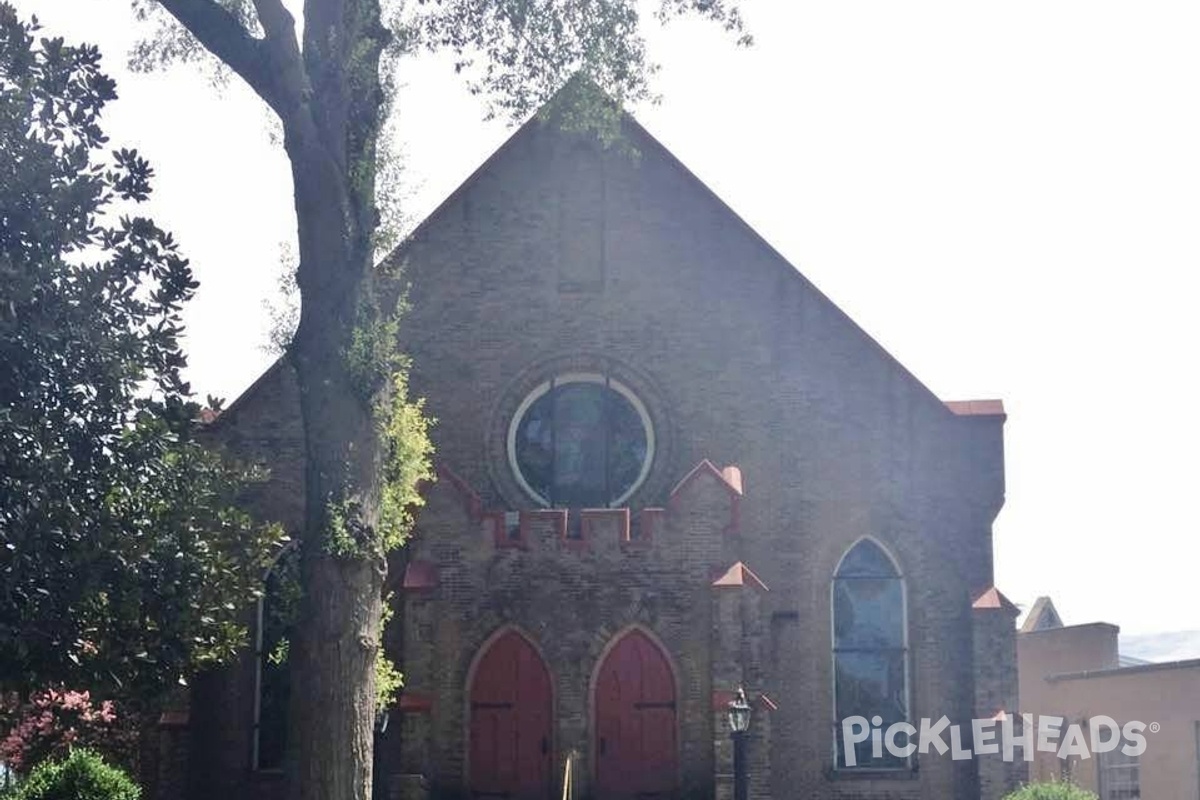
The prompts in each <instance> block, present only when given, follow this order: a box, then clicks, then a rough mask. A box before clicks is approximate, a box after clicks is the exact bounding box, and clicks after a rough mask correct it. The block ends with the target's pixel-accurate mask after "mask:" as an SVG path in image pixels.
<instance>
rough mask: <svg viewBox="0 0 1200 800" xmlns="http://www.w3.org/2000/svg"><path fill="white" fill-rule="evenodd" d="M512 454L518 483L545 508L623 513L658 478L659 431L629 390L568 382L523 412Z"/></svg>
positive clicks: (563, 378) (515, 424)
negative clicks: (649, 478) (651, 475)
mask: <svg viewBox="0 0 1200 800" xmlns="http://www.w3.org/2000/svg"><path fill="white" fill-rule="evenodd" d="M508 455H509V461H510V462H511V464H512V468H513V472H514V473H515V475H516V477H517V481H518V483H520V484H521V486H522V488H524V489H525V491H527V492H528V493H529V494H530V495H531V496H532V497H533V498H534V499H535V500H536V501H537V502H538V503H540V504H541V505H544V506H553V507H560V508H562V507H569V508H603V507H605V506H617V505H620V504H621V503H623V502H625V500H627V499H628V498H629V496H630V495H632V494H633V492H634V490H635V489H637V487H638V486H639V485H641V483H642V481H643V480H645V478H646V474H647V473H648V472H649V471H650V464H651V461H652V460H653V457H654V430H653V428H652V427H651V425H650V417H649V415H648V414H647V413H646V409H645V407H644V406H643V405H642V403H641V401H640V400H638V398H637V397H636V396H635V395H634V394H633V393H632V392H631V391H630V390H629V389H628V388H626V387H625V386H624V385H623V384H621V383H619V382H617V381H615V380H613V379H612V378H610V377H608V376H607V375H599V374H592V373H574V374H568V375H560V376H558V377H556V378H554V379H553V380H550V381H547V382H545V383H543V384H541V385H540V386H538V387H537V388H536V389H534V390H533V391H532V392H531V393H530V394H529V396H528V397H526V398H525V401H524V402H523V403H522V404H521V406H520V408H518V409H517V413H516V415H515V416H514V417H513V420H512V422H511V424H510V426H509V431H508Z"/></svg>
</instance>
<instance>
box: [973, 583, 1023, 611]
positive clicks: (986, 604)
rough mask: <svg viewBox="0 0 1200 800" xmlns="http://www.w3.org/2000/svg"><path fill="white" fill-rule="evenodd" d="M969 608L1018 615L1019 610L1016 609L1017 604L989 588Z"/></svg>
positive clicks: (994, 588)
mask: <svg viewBox="0 0 1200 800" xmlns="http://www.w3.org/2000/svg"><path fill="white" fill-rule="evenodd" d="M971 608H973V609H976V610H981V611H986V610H1002V611H1007V612H1009V613H1010V614H1020V613H1021V609H1019V608H1017V604H1016V603H1014V602H1012V601H1011V600H1009V599H1008V598H1007V597H1005V596H1004V593H1003V592H1001V591H1000V590H999V589H997V588H996V587H995V586H991V587H989V588H987V589H985V590H984V591H983V593H982V594H980V595H979V596H978V597H976V598H975V601H974V602H973V603H971Z"/></svg>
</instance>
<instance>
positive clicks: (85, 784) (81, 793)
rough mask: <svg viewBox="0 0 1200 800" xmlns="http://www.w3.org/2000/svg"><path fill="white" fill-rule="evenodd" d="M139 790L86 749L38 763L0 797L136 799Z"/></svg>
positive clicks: (25, 799)
mask: <svg viewBox="0 0 1200 800" xmlns="http://www.w3.org/2000/svg"><path fill="white" fill-rule="evenodd" d="M141 796H142V790H141V789H139V788H138V786H137V784H135V783H134V782H133V781H132V780H130V779H129V776H127V775H126V774H125V773H124V772H122V771H121V770H119V769H117V768H116V767H113V766H110V765H108V764H106V763H105V762H104V759H102V758H101V757H100V756H98V755H96V754H95V753H91V752H89V751H87V750H83V749H79V750H73V751H71V754H70V755H68V756H67V757H66V758H65V759H63V760H62V761H46V762H43V763H42V764H39V765H38V766H37V767H36V768H35V769H34V770H33V773H32V774H30V776H29V777H28V778H26V779H25V780H23V781H21V782H20V783H19V784H17V786H16V787H15V788H13V789H11V790H9V791H7V792H5V793H4V794H3V795H0V798H2V800H140V798H141Z"/></svg>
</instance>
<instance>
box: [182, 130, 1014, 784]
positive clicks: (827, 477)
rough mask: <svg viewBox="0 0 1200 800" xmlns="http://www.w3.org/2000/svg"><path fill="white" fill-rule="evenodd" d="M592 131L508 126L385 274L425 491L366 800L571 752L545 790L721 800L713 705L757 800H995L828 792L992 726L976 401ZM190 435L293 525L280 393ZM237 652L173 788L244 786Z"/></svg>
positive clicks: (274, 390) (933, 759)
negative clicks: (903, 731) (427, 427)
mask: <svg viewBox="0 0 1200 800" xmlns="http://www.w3.org/2000/svg"><path fill="white" fill-rule="evenodd" d="M623 126H624V139H623V141H622V142H621V144H620V145H619V146H617V147H612V148H608V149H605V148H603V147H601V146H600V145H599V144H597V143H596V142H595V141H593V140H592V139H589V138H587V137H584V136H580V135H575V134H569V133H565V132H563V131H562V130H561V129H559V128H558V127H556V126H555V125H553V124H552V123H544V122H542V121H539V120H536V119H535V120H534V121H531V122H530V123H528V124H526V125H525V126H524V127H522V128H521V129H520V130H519V131H517V133H516V134H515V135H514V136H513V137H512V138H511V139H510V140H509V141H508V142H507V143H506V144H505V145H504V146H503V147H502V148H501V149H500V150H499V151H498V152H497V153H496V154H495V155H494V156H492V157H491V158H490V159H489V160H488V161H487V162H486V163H485V164H484V165H483V166H482V167H480V169H479V170H478V171H477V172H476V173H475V174H474V175H472V176H471V177H470V178H469V179H468V180H467V181H466V182H465V183H464V184H463V185H462V186H461V187H460V188H459V189H458V190H457V191H456V192H455V193H454V194H453V195H451V196H450V197H449V198H448V199H447V200H446V201H445V202H444V203H443V204H442V205H441V207H439V208H438V209H437V211H435V212H434V213H433V215H432V216H431V217H430V218H429V219H428V220H426V221H425V222H424V223H423V224H422V225H421V226H420V227H419V228H418V229H417V230H416V231H415V233H414V234H413V235H412V236H411V237H410V238H409V239H408V241H406V243H405V244H404V245H403V246H402V247H401V248H400V249H399V250H398V251H397V252H396V253H395V254H394V255H393V257H392V258H393V261H394V263H395V264H397V265H399V266H402V268H403V269H404V275H405V276H406V278H407V279H408V281H410V283H411V291H410V295H409V296H410V300H411V305H412V310H411V311H410V312H409V313H408V314H407V316H406V317H405V319H404V322H403V326H402V331H401V339H402V342H403V345H404V347H405V348H406V350H407V352H409V353H410V354H411V356H412V357H413V372H412V380H411V384H412V389H413V391H414V393H415V394H417V395H420V396H422V397H424V398H426V400H427V408H428V411H429V412H430V414H431V415H432V416H434V417H436V418H437V420H438V422H437V426H436V428H435V430H434V439H435V444H436V447H437V462H438V475H439V478H438V480H437V482H436V483H435V484H434V485H433V486H432V487H431V488H430V490H429V492H428V496H427V505H426V507H425V508H424V509H423V510H422V512H421V514H420V517H419V520H418V523H417V531H416V534H415V537H414V539H413V541H412V543H411V544H410V545H409V546H408V547H407V548H405V550H404V552H402V553H401V554H399V555H398V557H397V558H396V561H395V564H394V565H393V570H392V576H391V582H392V585H393V588H394V589H395V591H396V595H395V605H396V608H397V612H398V614H397V619H396V621H395V622H394V623H393V625H392V627H391V629H390V633H389V641H388V642H387V646H388V649H389V650H390V651H391V652H392V653H393V655H394V656H395V657H396V659H397V660H398V662H399V664H400V667H401V669H402V670H403V672H404V674H405V681H406V684H405V689H404V691H403V694H402V696H401V698H400V700H399V702H398V706H397V708H395V709H393V710H392V712H391V715H390V723H389V726H388V728H387V731H386V732H385V733H384V734H382V736H381V747H380V759H381V775H382V780H381V784H382V791H383V792H384V793H386V794H387V795H389V796H395V797H422V796H426V795H430V794H432V795H433V796H437V797H457V796H466V795H468V794H474V795H476V796H514V797H525V796H536V797H547V796H549V795H550V794H552V793H554V792H558V791H559V790H560V788H561V776H562V774H563V767H564V763H565V761H566V759H567V757H568V755H570V754H573V755H572V763H573V774H574V777H575V785H574V789H575V791H576V793H577V794H579V795H580V796H595V797H601V798H617V797H634V796H637V797H675V796H686V797H695V798H707V797H713V796H714V795H715V796H717V797H726V796H729V794H730V792H731V791H732V782H731V765H730V757H731V755H730V754H731V748H730V747H729V738H728V730H727V727H726V722H725V707H726V705H727V703H728V701H729V699H730V698H731V697H732V696H733V693H734V692H735V691H736V689H737V688H738V687H739V686H744V687H745V688H746V690H747V693H748V696H749V698H750V699H751V702H752V705H753V707H754V713H753V719H752V724H751V730H750V734H749V736H750V741H749V744H748V758H749V762H750V794H751V796H752V797H754V798H756V799H757V798H768V797H772V798H777V800H785V799H786V798H797V800H798V799H799V798H851V797H853V798H927V799H929V800H945V799H946V798H955V799H956V800H958V799H960V798H977V797H980V796H981V788H980V787H981V786H983V787H984V789H983V790H982V796H983V797H988V798H994V797H998V796H999V794H1000V792H1002V791H1003V790H1004V788H1006V787H1008V786H1010V785H1011V784H1012V782H1013V781H1014V780H1015V777H1014V776H1013V775H1010V774H1008V773H1007V772H1004V771H1003V770H1001V771H996V770H992V769H991V768H990V767H988V766H986V765H983V764H981V763H976V762H974V761H951V760H950V758H949V757H948V756H947V757H939V756H937V755H935V754H931V755H925V754H918V755H914V756H912V757H909V758H899V759H896V758H892V759H885V760H883V761H879V762H876V763H874V764H873V765H872V764H871V763H870V759H869V758H868V763H867V765H866V767H867V768H863V764H862V763H861V761H860V763H859V765H858V766H857V767H855V768H849V767H847V766H846V759H845V754H843V753H841V752H840V750H839V748H838V747H837V744H836V741H835V731H836V730H837V725H836V722H837V719H838V718H839V717H844V716H846V715H848V714H851V713H864V714H866V715H867V716H871V715H872V714H873V713H875V712H878V713H879V715H880V716H881V717H882V718H885V720H884V721H885V724H886V723H891V722H896V721H903V720H918V719H919V718H921V717H933V718H935V719H936V718H938V717H940V716H942V715H946V716H948V717H950V718H951V719H952V720H954V721H956V722H962V723H964V724H966V725H967V727H968V729H969V720H970V719H971V718H973V717H977V716H980V715H981V714H983V715H986V716H988V717H991V716H993V715H994V714H996V713H997V712H998V711H1000V710H1002V709H1004V708H1012V704H1013V702H1014V701H1015V697H1014V695H1015V688H1016V683H1015V663H1014V660H1015V655H1014V640H1013V615H1012V613H1011V610H1010V604H1007V601H1003V598H1002V596H1001V595H999V593H998V592H995V590H994V589H993V586H992V582H993V580H992V534H991V525H992V521H993V520H994V519H995V517H996V515H997V513H998V512H999V510H1000V508H1001V506H1002V504H1003V501H1004V460H1003V442H1002V428H1003V423H1004V419H1005V417H1004V412H1003V409H1002V407H1001V406H1000V404H999V402H996V401H984V402H963V403H945V402H942V401H940V400H939V399H938V398H937V397H935V396H934V395H933V394H932V393H931V392H930V391H929V390H928V389H926V388H925V387H924V386H923V385H922V384H921V383H920V382H919V381H918V380H917V379H916V378H914V377H913V376H912V375H911V374H910V373H909V372H908V371H907V370H905V369H904V367H903V366H901V365H900V364H899V363H897V362H896V361H895V359H893V358H892V357H891V356H890V355H888V353H886V352H885V351H884V350H883V349H882V348H881V347H880V346H879V345H878V344H877V343H876V342H874V341H873V340H872V339H871V338H870V337H869V336H868V335H867V334H866V333H864V332H863V331H862V329H860V328H859V327H857V326H856V325H855V324H854V323H853V322H852V321H851V320H850V319H849V318H848V317H847V316H846V315H845V314H844V313H843V312H842V311H841V310H840V309H838V308H837V306H835V305H834V304H833V303H832V302H831V301H830V300H829V299H828V298H826V297H825V296H824V295H823V294H821V293H820V292H819V291H818V290H817V289H816V288H815V287H814V286H813V285H812V284H810V283H809V282H808V281H807V280H806V279H805V278H804V277H803V276H802V275H800V274H799V273H798V272H797V271H796V270H795V269H794V268H793V267H792V266H791V265H790V264H788V263H787V262H786V261H785V260H784V259H783V258H782V257H781V256H780V255H779V254H778V253H777V252H776V251H775V250H773V249H772V248H771V247H770V245H768V244H767V243H766V242H765V241H764V240H763V239H762V238H761V237H760V236H758V235H757V234H756V233H755V232H754V231H753V230H752V229H750V228H749V226H747V225H746V224H745V223H744V222H743V221H742V220H741V219H740V218H738V216H737V215H736V214H735V213H734V212H733V211H731V210H730V209H729V207H727V206H726V205H725V204H724V203H722V202H721V201H720V200H719V199H718V198H717V197H716V196H715V195H714V194H713V193H712V192H711V191H709V190H708V189H707V188H706V187H705V186H704V185H703V184H702V183H701V182H700V181H699V180H698V179H697V178H696V177H695V176H694V175H692V174H691V173H690V172H689V171H688V170H687V169H686V168H685V167H684V166H683V165H682V164H681V163H680V162H679V161H677V160H676V159H675V158H674V157H673V156H672V155H671V154H670V153H668V152H667V151H666V150H665V149H664V148H663V147H662V146H661V145H660V144H659V143H658V142H657V141H655V140H654V139H653V138H652V137H651V136H650V135H649V134H648V133H647V132H646V131H645V130H644V129H643V128H641V127H640V126H639V125H638V124H637V123H636V122H635V121H633V120H632V119H629V118H626V119H625V121H624V123H623ZM215 430H216V431H217V433H218V435H219V436H220V437H221V438H222V439H223V441H224V442H226V444H227V445H228V446H229V447H231V448H233V449H234V450H236V451H238V452H241V453H243V454H247V455H252V456H257V457H261V458H264V459H266V460H268V461H269V462H270V463H271V464H272V467H273V478H272V483H271V484H270V486H268V487H267V489H266V490H265V492H264V494H263V496H262V498H261V500H260V505H261V506H262V508H263V510H264V512H265V513H268V514H270V515H272V516H273V517H275V518H279V519H282V520H284V521H285V523H287V524H289V525H293V526H295V525H298V524H299V514H300V512H301V508H302V502H301V498H302V494H301V492H302V486H301V484H302V472H301V457H302V442H301V430H300V421H299V411H298V404H297V399H296V386H295V379H294V376H293V375H292V373H291V371H290V369H289V368H288V367H287V366H286V365H285V364H283V363H281V364H278V365H276V366H275V367H273V368H272V369H271V370H269V371H268V372H267V373H266V374H265V375H264V376H263V377H262V378H261V379H260V380H259V381H258V382H257V383H256V384H255V385H254V386H253V387H251V389H249V390H248V391H247V392H246V394H245V395H244V396H243V397H242V398H240V399H239V400H238V401H237V402H235V403H234V404H233V405H232V406H231V407H230V408H229V410H228V411H226V412H225V413H224V414H223V415H222V416H221V418H220V419H219V420H218V421H217V423H216V424H215ZM835 598H836V600H835ZM977 601H978V602H977ZM268 616H269V615H268ZM835 629H836V630H835ZM259 649H260V650H262V649H264V648H262V647H260V648H259ZM263 655H264V654H262V653H260V654H258V655H255V654H250V655H248V657H247V659H246V660H245V661H244V662H243V663H242V664H240V665H238V666H236V667H234V668H231V669H227V670H224V671H222V672H220V673H214V674H212V675H207V676H204V677H203V679H202V680H200V681H198V682H197V685H196V687H195V689H194V691H193V701H192V708H191V716H190V720H189V729H188V730H189V737H190V761H189V763H190V768H189V769H190V772H189V776H190V777H189V784H190V785H191V786H192V787H193V794H194V795H195V796H197V797H204V798H210V797H224V798H228V799H229V800H233V798H241V797H246V798H249V797H260V796H270V795H271V794H272V792H274V791H276V789H277V786H278V775H277V774H276V773H275V772H274V771H273V770H271V769H270V768H269V767H270V766H271V765H270V764H268V763H266V761H269V760H270V759H269V758H267V755H266V754H267V752H268V751H270V750H272V748H274V749H275V750H278V746H279V745H278V742H276V741H275V740H270V741H268V740H269V739H270V735H273V734H270V735H269V732H268V731H267V728H268V727H269V726H270V725H276V724H277V721H273V719H274V717H273V716H272V713H273V712H271V711H270V708H271V704H270V702H267V703H266V704H265V705H264V701H263V698H262V694H261V692H260V689H259V685H260V684H261V683H262V680H261V679H260V676H261V675H263V674H265V673H264V672H263V670H264V667H263V664H264V663H265V662H263V661H262V660H261V659H262V656H263ZM256 659H258V660H257V661H256ZM835 683H836V684H837V686H838V691H837V692H835ZM872 766H873V767H874V768H871V767H872Z"/></svg>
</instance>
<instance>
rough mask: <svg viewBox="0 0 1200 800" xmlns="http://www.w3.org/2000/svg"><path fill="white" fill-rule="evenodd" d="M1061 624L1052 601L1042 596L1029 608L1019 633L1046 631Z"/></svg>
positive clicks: (1059, 626)
mask: <svg viewBox="0 0 1200 800" xmlns="http://www.w3.org/2000/svg"><path fill="white" fill-rule="evenodd" d="M1062 626H1063V623H1062V617H1060V616H1059V615H1058V611H1057V610H1056V609H1055V608H1054V603H1053V602H1052V601H1051V600H1050V598H1049V597H1045V596H1042V597H1039V598H1038V599H1037V601H1036V602H1035V603H1034V604H1033V608H1031V609H1029V616H1027V617H1025V622H1023V623H1022V624H1021V633H1033V632H1034V631H1048V630H1053V629H1055V628H1061V627H1062Z"/></svg>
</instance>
